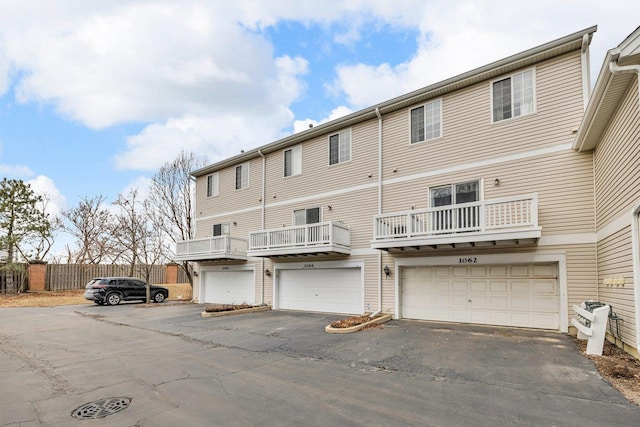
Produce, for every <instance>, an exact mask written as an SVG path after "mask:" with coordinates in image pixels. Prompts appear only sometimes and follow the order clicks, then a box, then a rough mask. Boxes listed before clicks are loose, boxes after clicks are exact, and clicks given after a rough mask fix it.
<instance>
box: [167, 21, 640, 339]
mask: <svg viewBox="0 0 640 427" xmlns="http://www.w3.org/2000/svg"><path fill="white" fill-rule="evenodd" d="M595 31H596V27H591V28H587V29H585V30H583V31H579V32H576V33H574V34H570V35H568V36H565V37H562V38H560V39H557V40H554V41H552V42H549V43H546V44H543V45H540V46H537V47H535V48H532V49H529V50H527V51H524V52H521V53H518V54H516V55H513V56H510V57H507V58H504V59H502V60H499V61H496V62H493V63H490V64H488V65H485V66H483V67H480V68H477V69H475V70H471V71H469V72H466V73H464V74H461V75H458V76H455V77H452V78H450V79H447V80H444V81H442V82H438V83H435V84H432V85H430V86H427V87H425V88H422V89H419V90H416V91H414V92H411V93H408V94H405V95H402V96H399V97H397V98H394V99H391V100H388V101H385V102H382V103H379V104H377V105H374V106H371V107H369V108H366V109H363V110H361V111H358V112H355V113H353V114H350V115H348V116H345V117H342V118H339V119H336V120H333V121H331V122H328V123H324V124H321V125H318V126H315V127H311V128H309V129H308V130H305V131H304V132H300V133H297V134H294V135H290V136H288V137H285V138H282V139H280V140H277V141H274V142H271V143H268V144H266V145H263V146H261V147H259V148H256V149H253V150H248V151H246V152H243V153H241V154H239V155H237V156H234V157H232V158H229V159H226V160H223V161H220V162H217V163H215V164H212V165H209V166H206V167H204V168H202V169H199V170H197V171H194V172H193V173H192V175H193V176H194V177H195V180H196V218H195V220H196V228H197V233H196V234H197V236H196V239H194V240H190V241H185V242H179V243H178V245H177V248H176V249H177V251H176V253H177V256H176V260H188V261H192V262H194V263H195V264H194V265H195V269H196V272H197V277H196V281H195V283H194V298H195V299H196V300H197V301H199V302H201V303H249V304H268V305H271V306H272V307H273V309H280V310H302V311H316V312H328V313H345V314H362V313H372V312H384V313H391V314H393V316H394V318H398V319H400V318H403V319H423V320H435V321H449V322H467V323H478V324H487V325H501V326H516V327H529V328H541V329H550V330H558V331H563V332H567V331H568V330H569V324H570V322H569V317H570V315H571V314H570V313H571V306H572V305H573V304H580V303H582V302H583V301H585V300H596V299H598V298H604V297H605V296H606V297H609V296H610V297H611V299H613V300H615V299H616V298H617V297H616V296H615V295H613V294H616V295H617V293H620V292H622V293H625V294H627V296H628V294H633V284H632V282H633V277H634V275H635V276H637V275H638V274H640V273H639V272H638V271H636V270H633V269H636V268H637V258H638V255H637V253H636V254H635V255H631V254H630V253H629V254H626V258H625V260H626V261H625V270H624V271H625V274H626V275H625V278H626V280H627V283H626V284H625V286H624V289H618V288H616V289H614V288H612V287H611V286H607V285H604V284H602V282H603V281H604V279H605V278H609V277H610V276H612V275H615V274H614V272H613V270H615V267H616V266H615V261H613V259H614V258H615V257H616V252H615V250H613V249H611V248H612V247H615V246H616V243H615V242H618V241H620V239H621V240H622V241H623V242H624V243H625V244H626V245H627V246H628V247H629V250H630V249H631V248H632V246H633V245H632V244H631V242H630V240H632V237H631V235H632V233H633V232H632V230H631V228H632V227H631V222H632V221H631V220H630V219H629V218H630V215H627V214H628V212H629V210H630V209H631V207H632V206H635V205H634V203H637V202H638V200H640V194H638V190H637V189H636V188H634V189H633V190H632V189H631V187H633V185H632V182H633V180H634V179H635V182H637V179H638V176H637V175H638V173H640V172H639V171H638V167H637V164H638V163H637V162H636V163H635V165H636V167H635V169H633V168H634V166H633V165H629V166H628V168H629V169H630V170H631V169H633V170H634V173H635V175H630V176H629V177H628V179H627V180H626V181H625V182H618V181H619V180H618V181H616V183H617V184H619V185H620V186H622V188H623V191H624V189H625V188H626V191H627V193H625V203H624V206H619V207H618V208H616V209H613V208H611V205H612V200H615V199H616V198H618V197H620V196H619V195H618V194H612V193H610V192H608V191H607V188H608V186H609V182H608V181H611V180H614V178H613V177H612V176H609V177H605V178H603V180H602V181H599V180H598V179H595V180H594V171H595V173H598V171H599V170H602V171H603V172H602V173H603V174H604V175H606V174H607V173H609V174H611V173H612V172H611V168H612V166H611V164H610V162H611V161H612V160H611V159H610V155H609V154H608V153H609V151H611V150H616V148H615V147H610V148H609V146H610V145H612V143H607V142H606V141H605V140H606V131H604V130H603V129H605V128H606V126H605V125H603V124H602V122H603V120H604V121H606V120H609V121H616V120H621V121H624V120H626V117H627V115H628V114H630V113H628V112H627V113H624V114H623V113H619V114H621V115H622V116H621V117H619V118H618V116H617V115H616V114H613V113H611V114H610V115H608V116H607V117H605V119H601V118H600V117H599V115H598V114H600V109H599V108H598V107H594V106H591V104H590V87H591V84H590V81H589V45H590V42H591V39H592V37H593V34H594V32H595ZM617 79H625V81H626V80H629V79H630V77H629V76H628V75H625V76H624V77H622V76H618V75H617V74H616V75H615V77H614V80H615V81H618V80H617ZM598 84H600V85H606V83H600V79H599V81H598ZM620 85H621V86H624V82H622V81H621V83H620ZM596 87H599V86H598V85H596ZM628 91H629V93H631V92H633V88H628ZM605 92H606V91H605ZM618 95H619V93H618V92H616V93H615V95H614V96H618ZM603 98H606V95H603ZM621 99H622V100H621V101H620V103H621V104H624V102H625V100H626V102H628V103H633V102H634V101H633V96H632V95H628V96H626V97H623V98H621ZM591 101H593V100H591ZM635 102H636V104H634V105H635V107H634V108H635V110H634V113H635V114H636V123H637V100H635ZM589 108H590V109H589ZM585 109H587V111H588V112H590V111H591V110H593V111H591V112H590V113H589V114H591V115H592V116H593V117H594V119H593V120H595V121H597V122H598V123H599V124H600V125H601V130H600V131H599V133H598V132H596V133H597V134H594V133H593V132H594V131H592V130H591V129H592V128H593V126H590V125H588V124H585V122H583V121H582V120H583V116H584V115H585ZM611 109H612V111H617V110H616V108H615V107H611ZM625 114H626V115H625ZM635 131H636V133H635V134H634V135H630V136H629V137H628V138H630V140H633V138H635V141H636V142H637V139H638V137H637V136H638V135H637V127H636V128H635ZM579 141H587V142H579ZM598 141H602V142H601V143H600V145H598V143H599V142H598ZM599 153H601V155H600V154H599ZM616 155H623V156H624V155H626V154H625V153H623V152H620V150H618V152H617V154H616ZM633 155H634V156H636V157H635V158H636V159H637V156H638V150H637V144H636V147H635V152H634V153H633ZM601 158H602V159H601ZM636 187H637V185H636ZM596 200H597V202H596ZM613 204H615V203H613ZM598 206H599V207H598ZM635 208H637V206H635ZM617 209H620V210H617ZM621 212H624V213H625V215H626V217H625V218H626V219H625V221H626V222H625V227H627V226H628V227H627V228H624V227H622V228H616V227H613V228H615V230H613V228H612V226H610V225H608V224H609V223H610V222H611V221H613V222H615V220H616V218H617V217H618V214H620V213H621ZM634 215H636V219H637V214H634ZM627 220H628V221H627ZM616 224H617V223H616ZM635 224H636V225H634V226H633V227H636V228H635V230H636V231H635V233H636V237H634V238H633V239H636V240H637V221H636V223H635ZM602 230H607V231H606V232H605V231H602ZM609 230H613V231H612V232H611V233H610V234H608V233H609ZM621 233H622V234H621ZM633 247H634V248H637V243H636V244H635V246H633ZM607 248H609V249H607ZM634 250H635V249H634ZM607 251H609V252H611V253H609V254H607V255H606V256H605V258H602V254H603V253H604V252H607ZM599 254H600V258H599ZM632 256H635V260H634V261H632ZM612 269H613V270H612ZM607 292H608V293H610V294H611V295H609V294H608V293H607ZM632 299H633V298H632ZM615 305H616V307H619V308H620V310H621V311H623V312H624V316H625V321H624V322H623V323H624V324H623V328H626V329H625V330H624V333H623V334H619V335H620V336H622V338H623V339H624V340H625V342H627V343H628V344H629V345H633V346H637V342H638V338H637V336H636V334H637V332H636V329H637V328H635V317H637V316H635V314H634V313H633V310H634V309H633V308H632V307H631V305H629V304H627V305H626V306H625V305H624V304H620V303H618V301H616V303H615ZM636 306H637V305H636ZM623 308H624V310H623ZM634 316H635V317H634ZM627 319H628V320H627Z"/></svg>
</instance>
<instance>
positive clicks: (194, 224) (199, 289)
mask: <svg viewBox="0 0 640 427" xmlns="http://www.w3.org/2000/svg"><path fill="white" fill-rule="evenodd" d="M189 181H191V182H193V185H194V186H195V185H196V181H197V180H196V179H195V178H194V177H193V175H189ZM197 201H198V198H197V197H196V194H195V191H194V194H193V200H192V203H193V211H194V215H193V218H192V220H193V237H195V236H197V235H198V221H196V218H195V216H196V214H195V212H198V207H197V205H196V202H197ZM196 274H198V275H199V274H200V273H197V272H196V269H195V268H194V269H193V276H194V277H192V278H191V280H194V281H195V279H196V277H198V276H196ZM200 283H201V282H200V279H198V301H199V300H200V296H201V295H202V287H201V286H200ZM189 302H195V298H194V296H193V289H191V301H189Z"/></svg>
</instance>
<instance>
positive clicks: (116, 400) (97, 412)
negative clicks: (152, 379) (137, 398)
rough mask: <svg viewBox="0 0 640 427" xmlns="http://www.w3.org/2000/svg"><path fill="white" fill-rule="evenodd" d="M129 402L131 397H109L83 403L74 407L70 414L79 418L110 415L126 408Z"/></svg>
mask: <svg viewBox="0 0 640 427" xmlns="http://www.w3.org/2000/svg"><path fill="white" fill-rule="evenodd" d="M130 403H131V399H130V398H129V397H110V398H108V399H102V400H96V401H95V402H91V403H85V404H84V405H82V406H81V407H79V408H78V409H75V410H74V411H73V413H72V414H71V415H73V416H74V417H75V418H80V419H81V420H93V419H96V418H104V417H106V416H107V415H112V414H115V413H118V412H120V411H122V410H124V409H127V406H129V404H130Z"/></svg>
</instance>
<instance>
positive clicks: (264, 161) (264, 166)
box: [258, 149, 267, 305]
mask: <svg viewBox="0 0 640 427" xmlns="http://www.w3.org/2000/svg"><path fill="white" fill-rule="evenodd" d="M258 155H259V156H260V157H262V197H261V198H260V199H261V200H262V214H261V216H262V218H261V222H260V224H261V225H260V229H261V230H264V225H265V207H266V205H265V203H266V198H265V194H266V189H267V183H266V180H267V158H266V157H265V156H264V154H262V151H261V150H260V149H258ZM260 304H261V305H264V258H260Z"/></svg>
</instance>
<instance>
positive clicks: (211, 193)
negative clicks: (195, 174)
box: [207, 172, 218, 197]
mask: <svg viewBox="0 0 640 427" xmlns="http://www.w3.org/2000/svg"><path fill="white" fill-rule="evenodd" d="M217 195H218V172H215V173H212V174H211V175H207V197H215V196H217Z"/></svg>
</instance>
